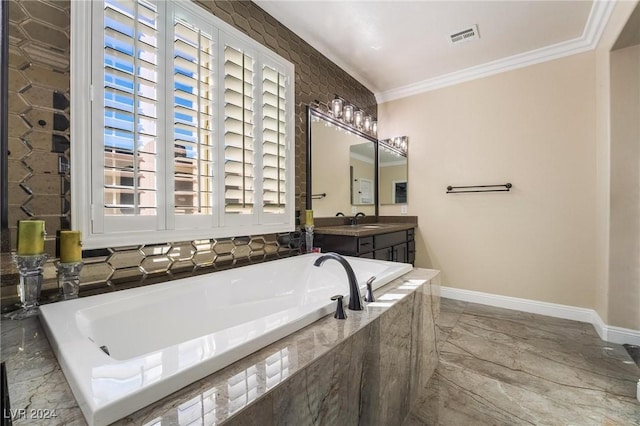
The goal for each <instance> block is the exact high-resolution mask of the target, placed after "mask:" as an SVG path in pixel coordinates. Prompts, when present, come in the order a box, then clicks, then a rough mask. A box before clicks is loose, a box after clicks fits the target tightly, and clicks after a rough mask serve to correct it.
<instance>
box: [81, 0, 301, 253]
mask: <svg viewBox="0 0 640 426" xmlns="http://www.w3.org/2000/svg"><path fill="white" fill-rule="evenodd" d="M160 4H162V7H163V8H164V10H165V11H166V12H167V13H166V15H165V16H164V17H163V18H159V19H158V45H159V46H163V47H162V49H165V50H166V52H168V53H172V52H173V29H171V31H164V32H163V29H165V30H166V29H167V28H169V27H170V26H173V25H174V22H175V19H176V17H180V18H182V19H185V20H186V21H187V22H189V19H193V20H194V21H195V22H194V24H195V25H196V26H198V27H200V24H202V23H206V24H207V27H206V28H200V29H202V30H206V31H208V32H211V33H212V34H215V35H214V41H215V43H216V47H217V50H216V52H217V53H216V55H217V56H218V57H217V61H216V62H217V66H216V69H215V77H214V82H215V86H216V87H215V93H214V100H213V105H214V110H213V115H214V117H215V118H214V123H215V124H214V126H215V128H214V131H213V133H214V134H215V136H214V141H215V142H214V154H213V156H214V169H213V209H212V210H213V214H212V215H198V218H199V219H200V220H199V221H194V222H196V225H195V226H191V227H189V228H182V229H180V227H181V226H184V224H185V223H187V222H188V221H189V218H190V217H194V218H195V217H196V216H195V215H193V216H192V215H190V214H185V215H179V214H176V213H175V212H174V204H175V194H174V192H173V189H174V172H173V170H174V169H173V162H174V157H173V152H174V138H173V122H174V117H173V114H174V109H173V108H172V107H171V106H172V105H173V96H174V83H173V81H174V80H173V77H172V75H173V67H174V65H173V62H172V61H171V60H169V59H167V60H166V61H164V62H159V63H158V68H159V69H160V68H162V67H164V72H165V73H169V71H170V74H167V75H166V77H169V76H171V79H169V78H165V79H164V80H163V79H162V78H159V79H158V81H159V83H160V84H159V86H162V87H158V93H159V95H158V97H159V100H158V105H159V106H158V124H159V125H158V136H157V140H158V157H157V166H156V170H157V175H158V184H157V187H158V198H157V214H156V215H155V216H109V217H108V220H107V223H106V224H105V215H103V214H101V211H102V209H103V207H102V206H104V203H103V202H102V199H98V198H100V197H101V196H103V195H101V194H104V187H103V185H102V182H100V179H96V178H95V174H96V170H97V171H98V172H99V173H100V174H103V175H104V139H103V136H101V134H103V133H104V131H103V129H104V110H102V111H103V112H102V115H100V114H98V113H96V112H95V111H96V109H98V108H104V102H103V96H102V93H103V92H104V91H103V90H97V89H99V87H96V86H97V84H96V83H92V81H96V82H97V83H98V84H100V85H101V84H102V81H101V80H100V79H99V78H97V77H96V76H97V75H102V74H100V73H99V72H98V71H100V72H101V71H102V69H104V66H103V63H102V64H99V63H98V61H97V60H96V59H95V57H94V55H92V54H93V53H94V51H93V50H94V49H98V51H102V50H103V47H102V46H103V38H102V34H103V32H102V27H101V26H99V27H98V28H96V29H95V32H92V23H93V21H94V19H93V14H94V13H98V12H96V11H95V10H93V8H94V7H95V8H97V9H100V8H102V9H104V8H103V2H102V1H100V2H72V5H71V196H72V204H71V219H72V226H73V228H74V229H78V230H80V231H82V232H83V234H84V235H83V247H84V248H85V249H94V248H105V247H114V246H127V245H140V244H156V243H165V242H170V241H189V240H201V239H210V238H226V237H232V236H238V235H255V234H268V233H277V232H290V231H293V230H294V228H295V217H294V216H295V195H294V192H295V182H294V179H295V164H294V161H295V134H294V119H295V98H294V83H295V68H294V65H293V64H292V63H291V62H289V61H287V60H286V59H284V58H282V57H280V56H279V55H277V54H276V53H274V52H273V51H271V50H269V49H268V48H267V47H266V46H263V45H262V44H260V43H258V42H257V41H255V40H253V39H252V38H250V37H249V36H247V35H246V34H244V33H242V32H240V31H239V30H237V29H236V28H234V27H233V26H231V25H229V24H227V23H225V22H223V21H222V20H220V19H219V18H217V17H216V16H214V15H213V14H212V13H211V12H209V11H208V10H206V9H204V8H202V7H201V6H198V5H197V4H195V3H193V2H191V1H189V2H180V3H178V4H177V5H176V4H173V2H164V1H160V2H159V5H160ZM98 35H99V36H98ZM225 40H232V41H233V42H234V43H236V44H237V45H240V46H241V47H242V48H243V49H248V50H249V51H251V52H253V53H254V54H255V58H253V59H254V60H255V71H254V81H255V83H256V84H255V85H254V89H253V92H254V93H253V96H254V115H253V126H254V127H253V144H254V156H255V160H254V167H255V170H254V179H255V181H254V189H253V191H254V206H253V213H252V214H244V215H238V214H235V215H234V214H225V187H224V174H221V170H222V173H223V172H224V96H223V93H224V84H222V82H223V79H224V68H223V67H222V68H221V64H222V65H223V64H224V56H222V57H221V55H220V52H221V51H223V49H224V41H225ZM166 52H163V53H166ZM168 53H167V54H166V58H170V57H171V56H172V55H170V54H168ZM160 61H161V60H160ZM102 62H104V61H102ZM265 65H266V66H269V67H271V68H274V69H276V70H278V71H279V72H282V73H283V74H284V75H285V78H286V84H285V86H284V87H285V102H286V108H285V112H286V117H285V119H286V122H285V146H286V150H285V153H286V157H285V208H284V213H267V212H265V211H264V206H263V197H262V195H263V188H262V184H263V180H262V178H263V176H262V144H263V123H262V121H263V118H264V113H263V111H262V109H263V106H262V91H263V88H262V80H263V67H264V66H265ZM96 68H100V70H96ZM161 80H162V81H161ZM92 84H93V86H92ZM163 102H164V103H163ZM96 105H98V107H96ZM165 106H166V107H165ZM163 119H164V120H165V123H164V124H163V123H162V120H163ZM86 141H90V142H89V143H87V142H86ZM103 179H104V178H103ZM176 219H177V220H176ZM207 219H210V220H207ZM105 225H107V226H106V228H105ZM176 225H177V226H176ZM177 228H178V229H177ZM105 230H106V231H105Z"/></svg>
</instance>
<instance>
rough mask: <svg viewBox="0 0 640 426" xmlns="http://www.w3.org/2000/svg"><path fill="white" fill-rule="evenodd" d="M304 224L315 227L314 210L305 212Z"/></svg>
mask: <svg viewBox="0 0 640 426" xmlns="http://www.w3.org/2000/svg"><path fill="white" fill-rule="evenodd" d="M304 224H305V225H309V226H313V210H305V211H304Z"/></svg>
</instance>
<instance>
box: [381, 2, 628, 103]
mask: <svg viewBox="0 0 640 426" xmlns="http://www.w3.org/2000/svg"><path fill="white" fill-rule="evenodd" d="M615 3H616V1H615V0H594V2H593V5H592V6H591V12H590V13H589V18H588V19H587V23H586V25H585V28H584V31H583V32H582V35H581V36H580V37H578V38H575V39H572V40H567V41H564V42H561V43H557V44H553V45H550V46H546V47H542V48H539V49H534V50H531V51H529V52H524V53H520V54H517V55H513V56H509V57H507V58H502V59H498V60H495V61H491V62H487V63H485V64H481V65H476V66H473V67H470V68H466V69H463V70H460V71H455V72H452V73H449V74H444V75H441V76H438V77H433V78H430V79H427V80H423V81H419V82H417V83H412V84H408V85H406V86H402V87H398V88H396V89H391V90H386V91H382V92H376V93H375V96H376V100H377V102H378V104H381V103H384V102H389V101H392V100H395V99H401V98H405V97H408V96H413V95H417V94H419V93H424V92H429V91H431V90H436V89H440V88H443V87H447V86H453V85H455V84H458V83H463V82H466V81H471V80H476V79H478V78H483V77H488V76H491V75H494V74H499V73H502V72H505V71H511V70H515V69H518V68H524V67H528V66H530V65H535V64H539V63H542V62H547V61H551V60H554V59H559V58H564V57H566V56H571V55H575V54H578V53H582V52H586V51H589V50H593V49H595V48H596V46H597V45H598V42H599V41H600V37H601V36H602V33H603V31H604V29H605V27H606V25H607V22H608V21H609V17H610V16H611V12H612V11H613V8H614V6H615Z"/></svg>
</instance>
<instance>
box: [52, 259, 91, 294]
mask: <svg viewBox="0 0 640 426" xmlns="http://www.w3.org/2000/svg"><path fill="white" fill-rule="evenodd" d="M83 266H84V263H82V262H69V263H61V262H56V268H57V269H58V287H60V288H61V289H62V298H63V299H64V300H71V299H77V298H78V291H79V290H80V271H81V270H82V267H83Z"/></svg>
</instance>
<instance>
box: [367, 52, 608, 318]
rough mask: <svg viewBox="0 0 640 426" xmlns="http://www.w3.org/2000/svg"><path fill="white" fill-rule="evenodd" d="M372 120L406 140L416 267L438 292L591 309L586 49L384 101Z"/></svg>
mask: <svg viewBox="0 0 640 426" xmlns="http://www.w3.org/2000/svg"><path fill="white" fill-rule="evenodd" d="M379 118H380V120H379V122H380V123H381V124H380V126H381V129H380V134H381V135H385V134H406V135H408V136H409V137H410V140H411V144H410V146H409V194H408V198H409V203H408V214H410V215H417V216H418V217H419V234H418V253H417V262H416V264H417V266H423V267H434V268H437V269H441V270H442V271H443V285H446V286H451V287H457V288H462V289H469V290H477V291H482V292H487V293H493V294H500V295H507V296H515V297H522V298H526V299H533V300H540V301H547V302H554V303H561V304H568V305H573V306H582V307H593V306H594V303H595V300H594V299H595V253H596V252H595V238H596V232H595V225H596V208H595V205H596V193H595V183H596V168H595V154H596V152H595V137H594V131H595V124H594V120H595V54H594V52H588V53H583V54H579V55H574V56H570V57H567V58H563V59H558V60H554V61H550V62H546V63H542V64H538V65H534V66H530V67H526V68H523V69H519V70H515V71H510V72H506V73H502V74H498V75H494V76H491V77H487V78H483V79H479V80H475V81H472V82H468V83H463V84H459V85H455V86H451V87H447V88H443V89H440V90H436V91H432V92H427V93H423V94H419V95H415V96H412V97H408V98H404V99H399V100H396V101H391V102H388V103H385V104H382V105H380V106H379ZM505 182H511V183H513V185H514V188H513V190H512V192H510V193H485V194H458V195H451V194H449V195H448V194H445V188H446V186H447V185H472V184H494V183H505Z"/></svg>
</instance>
